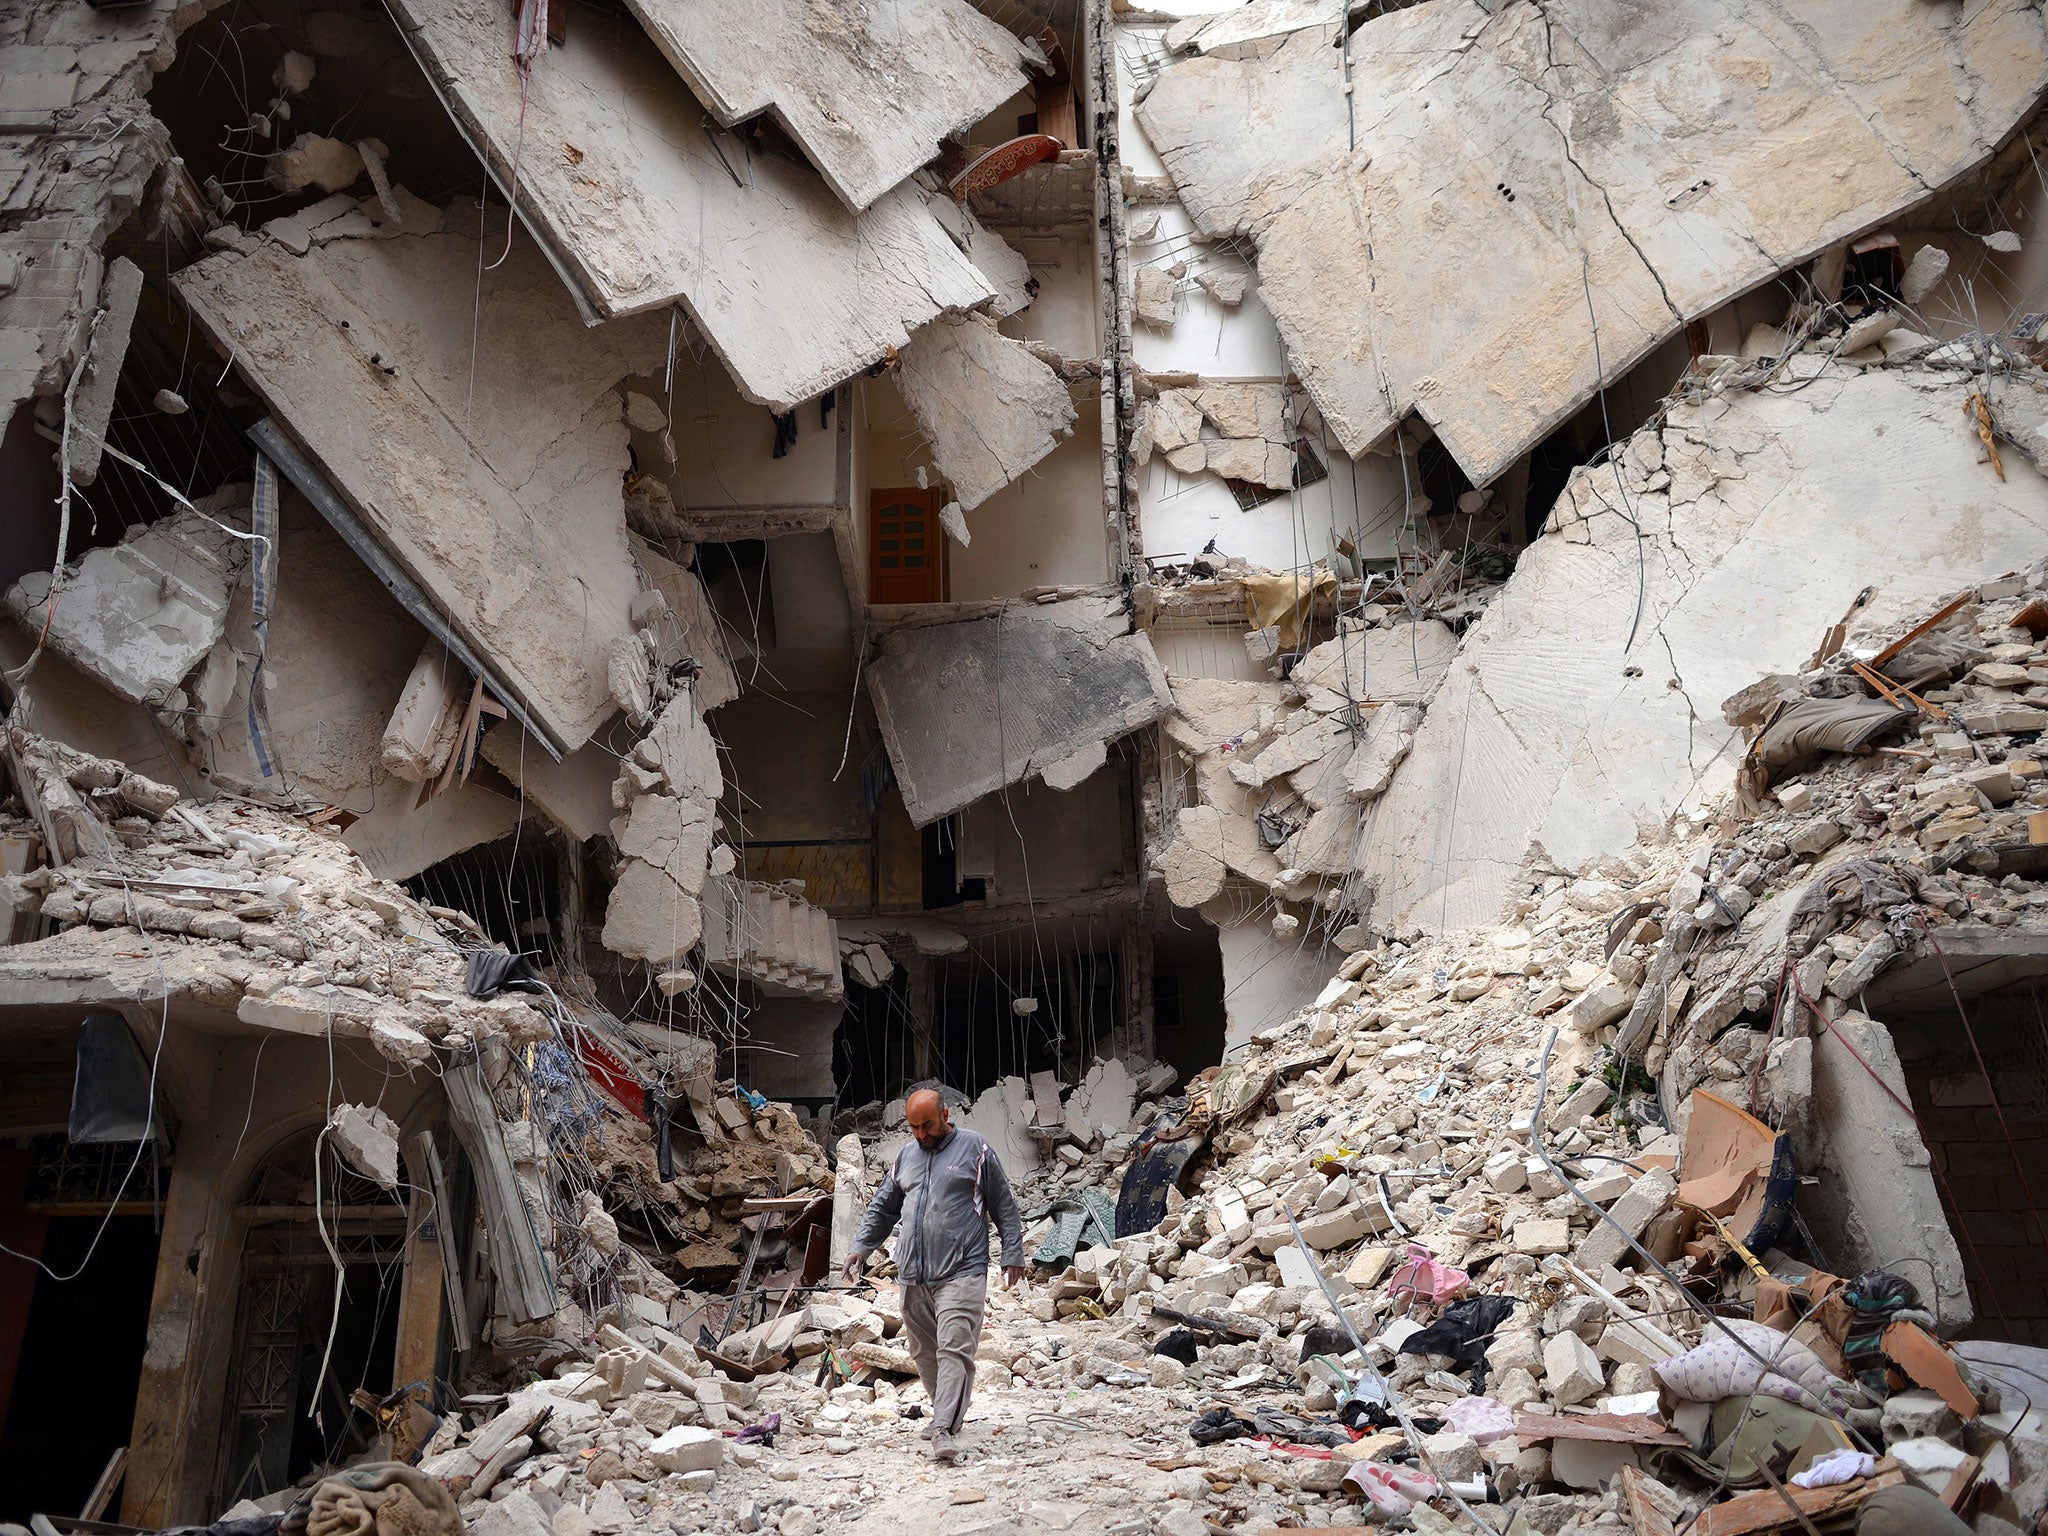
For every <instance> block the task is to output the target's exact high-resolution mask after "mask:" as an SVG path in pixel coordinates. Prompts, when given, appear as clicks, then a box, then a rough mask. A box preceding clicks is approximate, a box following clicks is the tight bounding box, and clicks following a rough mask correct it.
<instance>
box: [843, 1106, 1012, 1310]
mask: <svg viewBox="0 0 2048 1536" xmlns="http://www.w3.org/2000/svg"><path fill="white" fill-rule="evenodd" d="M906 1204H908V1206H909V1212H908V1214H907V1215H905V1212H904V1206H905V1205H906ZM898 1216H903V1217H904V1222H903V1235H902V1236H901V1237H900V1238H898V1239H897V1242H896V1247H895V1250H894V1251H895V1256H896V1274H897V1277H898V1278H899V1279H900V1280H902V1282H903V1283H904V1284H905V1285H939V1284H942V1283H943V1282H945V1281H947V1280H951V1279H953V1278H954V1277H955V1276H956V1275H962V1274H970V1273H971V1274H980V1273H982V1272H984V1271H985V1270H987V1268H988V1224H989V1222H990V1221H991V1220H993V1221H994V1222H995V1224H996V1230H997V1231H999V1232H1001V1233H1002V1235H1003V1265H1004V1267H1005V1268H1008V1267H1010V1266H1012V1265H1020V1264H1022V1263H1023V1262H1024V1222H1023V1218H1022V1217H1020V1216H1019V1215H1018V1214H1017V1197H1016V1196H1015V1195H1013V1194H1011V1193H1010V1178H1009V1175H1008V1174H1006V1173H1004V1172H1003V1165H1002V1163H1000V1162H999V1161H997V1159H996V1154H995V1149H994V1148H993V1147H991V1146H990V1145H989V1144H988V1143H987V1142H986V1141H984V1140H983V1139H982V1138H981V1137H979V1136H977V1135H976V1134H975V1133H974V1132H973V1131H970V1130H968V1129H966V1128H965V1127H964V1126H955V1127H953V1130H952V1132H951V1133H950V1134H949V1135H948V1136H947V1137H946V1139H945V1140H944V1141H942V1142H940V1143H939V1145H938V1147H937V1149H936V1150H935V1151H931V1152H927V1151H925V1149H924V1148H923V1147H921V1146H919V1145H918V1144H917V1143H916V1142H915V1141H912V1142H911V1143H910V1145H909V1146H907V1147H905V1148H904V1149H903V1150H902V1151H901V1152H899V1153H897V1154H896V1165H895V1166H894V1167H893V1168H891V1169H890V1170H889V1176H888V1177H887V1178H885V1179H883V1180H882V1187H881V1188H880V1189H878V1190H876V1191H875V1198H874V1199H872V1200H870V1201H869V1202H868V1210H867V1214H866V1215H865V1216H863V1217H862V1218H861V1223H860V1231H859V1232H857V1233H856V1234H854V1239H853V1246H854V1249H855V1251H856V1252H858V1253H860V1254H862V1255H866V1254H870V1253H873V1252H874V1251H875V1249H876V1248H878V1247H880V1246H881V1243H882V1240H883V1239H884V1238H886V1237H887V1236H888V1235H889V1230H890V1229H891V1228H892V1227H894V1226H895V1225H896V1218H897V1217H898Z"/></svg>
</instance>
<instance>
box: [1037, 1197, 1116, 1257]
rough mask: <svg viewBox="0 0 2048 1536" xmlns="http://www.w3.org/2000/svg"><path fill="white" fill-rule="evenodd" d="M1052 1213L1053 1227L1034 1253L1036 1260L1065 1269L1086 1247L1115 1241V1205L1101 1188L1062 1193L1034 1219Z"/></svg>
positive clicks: (1102, 1246)
mask: <svg viewBox="0 0 2048 1536" xmlns="http://www.w3.org/2000/svg"><path fill="white" fill-rule="evenodd" d="M1042 1216H1050V1217H1052V1219H1053V1221H1052V1230H1051V1231H1050V1232H1048V1233H1047V1234H1046V1235H1045V1241H1044V1242H1042V1243H1040V1244H1039V1245H1038V1252H1036V1253H1034V1254H1033V1255H1031V1262H1032V1263H1034V1264H1053V1265H1057V1266H1059V1267H1060V1268H1062V1269H1064V1268H1065V1267H1066V1266H1067V1265H1069V1264H1071V1263H1073V1262H1074V1255H1075V1254H1077V1253H1079V1252H1080V1251H1081V1250H1082V1249H1083V1248H1106V1247H1108V1246H1109V1245H1110V1244H1111V1243H1113V1242H1115V1241H1116V1207H1115V1206H1114V1205H1112V1204H1111V1203H1110V1199H1109V1196H1107V1195H1105V1194H1104V1193H1103V1192H1102V1191H1101V1190H1099V1189H1084V1190H1080V1191H1078V1192H1077V1193H1075V1194H1072V1195H1062V1196H1061V1197H1060V1198H1059V1199H1057V1200H1055V1201H1053V1203H1052V1204H1051V1205H1048V1206H1046V1207H1045V1208H1044V1209H1043V1210H1040V1211H1034V1212H1033V1213H1032V1216H1031V1219H1032V1220H1033V1221H1036V1220H1038V1219H1039V1218H1040V1217H1042Z"/></svg>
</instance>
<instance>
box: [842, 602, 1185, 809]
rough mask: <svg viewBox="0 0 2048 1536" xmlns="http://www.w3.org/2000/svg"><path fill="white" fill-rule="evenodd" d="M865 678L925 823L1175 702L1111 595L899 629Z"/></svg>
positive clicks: (908, 799)
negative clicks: (987, 616)
mask: <svg viewBox="0 0 2048 1536" xmlns="http://www.w3.org/2000/svg"><path fill="white" fill-rule="evenodd" d="M867 678H868V689H869V694H870V697H872V698H873V700H874V704H875V716H876V719H877V721H878V722H879V723H880V725H881V728H882V736H883V739H884V741H885V742H886V743H887V745H888V749H889V760H890V762H891V763H893V764H894V765H895V768H896V782H897V783H898V785H900V786H901V788H902V790H903V805H904V809H905V810H907V811H908V812H909V813H910V820H911V822H912V824H913V825H915V826H920V827H923V826H929V825H930V824H931V823H932V822H934V821H937V820H938V819H939V818H940V817H941V816H950V815H951V814H952V813H953V812H955V811H957V810H960V809H962V808H963V807H965V806H968V805H971V804H972V803H973V802H974V801H976V800H979V799H980V798H981V797H982V796H983V795H986V794H989V793H991V792H993V791H994V790H997V789H1000V788H1002V787H1003V786H1004V785H1006V784H1014V783H1016V782H1017V781H1018V780H1019V779H1022V778H1025V777H1026V776H1028V775H1030V774H1032V773H1036V772H1038V771H1040V770H1041V769H1043V768H1044V767H1046V766H1047V765H1049V764H1052V763H1057V762H1059V761H1060V760H1061V759H1063V758H1068V757H1072V756H1073V755H1074V754H1075V753H1076V752H1078V751H1080V750H1081V748H1083V747H1085V746H1087V745H1088V744H1090V743H1091V742H1098V741H1111V740H1114V739H1115V738H1117V737H1119V736H1122V735H1125V734H1127V733H1128V732H1131V731H1134V730H1136V729H1137V728H1138V727H1139V726H1141V725H1149V724H1150V723H1151V722H1152V721H1154V720H1157V719H1158V718H1159V717H1160V716H1161V715H1164V714H1166V713H1167V712H1168V711H1169V710H1171V709H1172V708H1173V697H1172V695H1171V694H1169V693H1168V692H1167V689H1166V674H1165V672H1164V671H1163V670H1162V669H1161V668H1160V665H1159V658H1158V657H1157V656H1155V655H1154V654H1153V653H1152V642H1151V640H1150V638H1149V637H1147V636H1146V635H1145V634H1143V633H1142V632H1138V633H1134V632H1133V631H1132V630H1131V626H1130V618H1129V616H1128V615H1127V614H1126V613H1125V612H1124V611H1123V607H1122V605H1121V604H1120V603H1119V602H1118V601H1117V600H1115V599H1114V598H1072V599H1069V600H1068V601H1066V602H1062V603H1038V604H1033V605H1032V606H1030V607H1023V608H1017V609H1011V610H1005V611H1004V612H1002V613H1000V614H998V615H996V616H995V617H994V618H987V619H967V620H963V621H961V622H959V623H953V624H931V625H926V626H924V627H921V628H917V629H905V630H897V631H896V632H894V633H893V634H890V635H889V636H887V637H886V638H885V639H884V640H883V642H882V654H881V656H880V657H879V658H877V659H876V660H875V661H874V662H873V663H871V664H870V665H869V667H868V670H867Z"/></svg>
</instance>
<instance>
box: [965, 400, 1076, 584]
mask: <svg viewBox="0 0 2048 1536" xmlns="http://www.w3.org/2000/svg"><path fill="white" fill-rule="evenodd" d="M967 531H968V532H969V533H970V534H972V535H973V538H974V542H973V543H972V544H971V545H969V546H968V547H967V548H965V549H963V548H961V547H960V546H959V545H957V544H954V545H952V547H951V549H950V550H949V552H948V559H949V560H950V561H951V563H952V596H953V599H954V601H956V602H971V601H973V600H975V599H977V598H996V597H1015V596H1017V595H1019V594H1020V593H1022V592H1023V591H1024V590H1025V589H1026V588H1028V587H1051V586H1089V585H1093V584H1095V583H1099V582H1106V581H1108V580H1109V579H1110V561H1109V538H1108V527H1107V524H1106V523H1105V521H1104V514H1103V502H1102V406H1101V402H1100V399H1099V398H1098V397H1097V396H1095V395H1093V394H1090V395H1089V396H1088V397H1087V398H1086V399H1084V400H1080V401H1077V402H1076V411H1075V419H1074V427H1073V435H1072V436H1070V437H1069V438H1068V439H1067V440H1066V441H1065V442H1063V443H1061V444H1060V445H1059V447H1057V448H1055V449H1054V450H1053V451H1052V452H1051V453H1049V454H1047V455H1046V456H1045V457H1044V458H1043V459H1041V460H1039V462H1038V463H1037V465H1036V466H1034V467H1033V468H1032V469H1030V470H1028V471H1026V472H1025V474H1024V475H1023V476H1022V477H1021V478H1020V479H1018V480H1017V481H1016V482H1015V483H1013V484H1011V485H1007V486H1005V487H1004V488H1003V489H1002V490H1000V491H997V492H996V493H995V495H993V496H991V497H989V498H988V500H986V501H984V502H983V503H982V504H981V505H980V506H978V507H976V508H975V509H974V510H973V511H972V512H969V513H968V514H967Z"/></svg>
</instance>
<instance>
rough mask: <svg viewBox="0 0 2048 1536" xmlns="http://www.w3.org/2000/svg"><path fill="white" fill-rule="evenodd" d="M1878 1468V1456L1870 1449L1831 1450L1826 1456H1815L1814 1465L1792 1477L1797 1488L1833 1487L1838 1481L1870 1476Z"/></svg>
mask: <svg viewBox="0 0 2048 1536" xmlns="http://www.w3.org/2000/svg"><path fill="white" fill-rule="evenodd" d="M1876 1470H1877V1458H1876V1457H1875V1456H1873V1455H1871V1454H1870V1452H1868V1451H1854V1450H1841V1451H1829V1452H1828V1453H1827V1455H1825V1456H1818V1457H1815V1458H1814V1462H1813V1465H1812V1466H1810V1467H1808V1468H1807V1469H1806V1470H1805V1471H1804V1472H1796V1473H1794V1474H1793V1475H1792V1478H1791V1479H1790V1481H1791V1483H1792V1486H1793V1487H1795V1488H1832V1487H1834V1485H1835V1484H1837V1483H1853V1482H1855V1481H1856V1479H1857V1478H1859V1477H1868V1476H1870V1474H1871V1473H1873V1472H1875V1471H1876Z"/></svg>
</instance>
